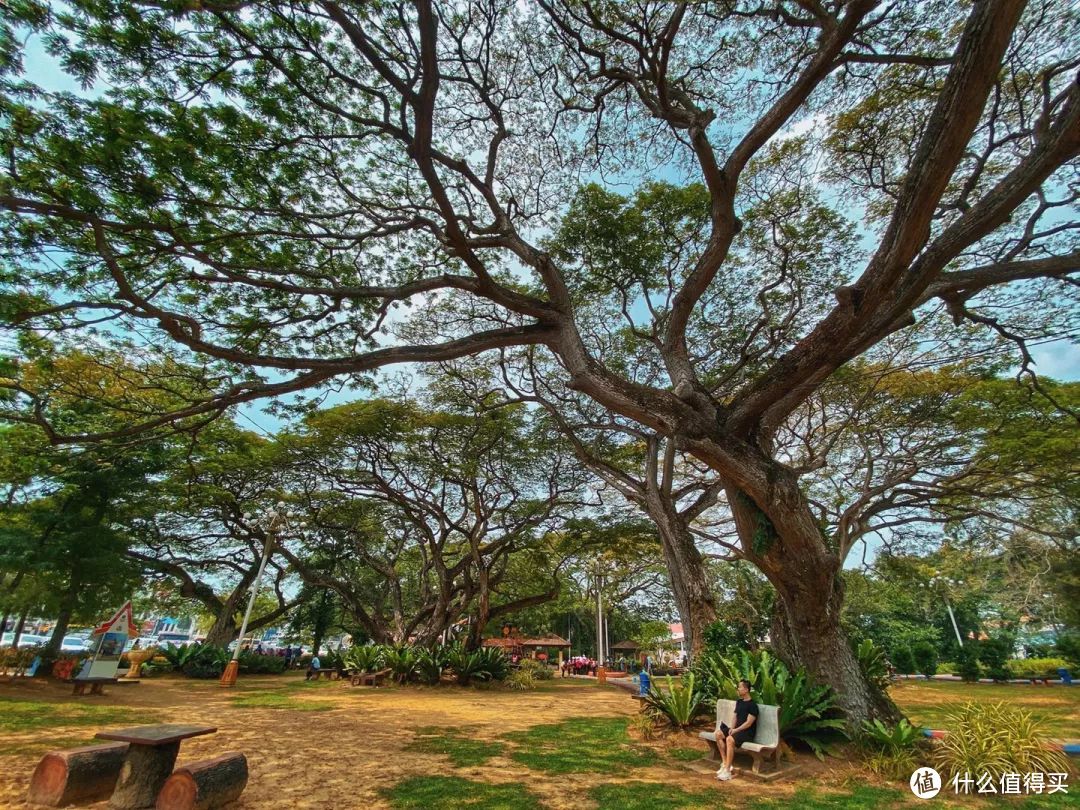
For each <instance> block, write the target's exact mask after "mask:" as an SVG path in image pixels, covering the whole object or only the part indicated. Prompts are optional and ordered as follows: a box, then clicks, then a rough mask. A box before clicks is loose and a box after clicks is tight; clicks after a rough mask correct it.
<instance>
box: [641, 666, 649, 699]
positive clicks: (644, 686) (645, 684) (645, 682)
mask: <svg viewBox="0 0 1080 810" xmlns="http://www.w3.org/2000/svg"><path fill="white" fill-rule="evenodd" d="M649 685H650V684H649V673H648V672H646V671H645V670H641V674H640V675H639V676H638V694H639V695H647V694H649Z"/></svg>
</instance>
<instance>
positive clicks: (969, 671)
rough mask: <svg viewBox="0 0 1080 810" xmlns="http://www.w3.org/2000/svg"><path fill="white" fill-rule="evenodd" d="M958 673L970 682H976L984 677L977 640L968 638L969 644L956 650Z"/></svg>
mask: <svg viewBox="0 0 1080 810" xmlns="http://www.w3.org/2000/svg"><path fill="white" fill-rule="evenodd" d="M956 674H957V675H959V676H960V677H961V678H963V679H964V680H965V681H968V682H969V683H974V682H975V681H977V680H979V678H980V677H982V667H980V666H979V645H978V643H977V642H975V641H973V640H968V643H967V644H965V645H964V646H963V647H961V648H960V649H959V650H957V651H956Z"/></svg>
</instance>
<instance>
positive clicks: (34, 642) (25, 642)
mask: <svg viewBox="0 0 1080 810" xmlns="http://www.w3.org/2000/svg"><path fill="white" fill-rule="evenodd" d="M14 637H15V634H14V633H4V637H3V639H0V647H10V646H11V640H12V639H13V638H14ZM46 642H48V639H47V638H45V636H31V635H28V634H26V633H23V634H22V635H21V636H19V646H20V647H42V646H44V645H45V643H46Z"/></svg>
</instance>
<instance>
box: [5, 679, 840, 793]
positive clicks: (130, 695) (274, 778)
mask: <svg viewBox="0 0 1080 810" xmlns="http://www.w3.org/2000/svg"><path fill="white" fill-rule="evenodd" d="M0 700H7V701H11V700H19V701H23V700H26V701H36V702H40V703H41V704H44V705H43V706H41V711H42V713H43V715H44V716H42V717H37V718H32V719H31V722H32V723H36V724H37V725H38V728H36V729H34V730H24V731H4V730H2V729H3V728H4V726H3V725H0V751H2V752H3V754H2V755H0V807H5V808H7V807H11V808H16V807H27V806H28V805H26V804H25V802H24V801H23V797H24V795H25V792H26V787H27V784H28V781H29V777H30V774H31V773H32V772H33V769H34V766H35V764H36V762H37V760H38V759H39V758H40V756H41V754H42V753H44V751H46V750H51V749H53V748H57V747H70V746H74V745H79V744H85V743H86V742H89V739H90V738H92V737H93V734H94V732H96V731H99V730H102V729H103V728H118V727H122V726H125V725H136V724H139V723H141V722H183V723H199V724H203V723H205V724H208V725H214V726H217V728H218V733H217V734H213V735H210V736H207V737H200V738H195V739H191V740H188V741H186V742H185V743H184V744H183V746H182V748H181V751H180V760H179V761H180V762H184V761H187V760H195V759H201V758H204V757H209V756H215V755H217V754H220V753H223V752H225V751H231V750H237V751H243V752H244V753H246V754H247V756H248V759H249V762H250V769H251V776H250V779H249V782H248V787H247V790H246V791H245V793H244V796H243V798H242V800H241V801H240V802H239V804H238V805H237V806H238V807H245V808H271V807H297V808H307V807H319V808H325V807H365V808H367V807H371V808H389V807H390V805H389V803H388V802H387V800H386V798H385V797H384V795H383V791H385V790H386V789H388V788H391V787H392V786H394V785H395V784H397V783H399V782H401V781H402V780H404V779H406V778H409V777H415V776H431V775H450V774H452V775H454V776H459V777H464V778H469V779H477V780H481V781H486V782H493V783H513V784H528V785H529V789H530V790H531V791H532V792H533V794H535V795H536V796H537V797H539V798H540V799H541V800H542V801H543V803H544V805H545V806H546V807H549V808H551V810H564V809H565V810H570V808H574V810H581V808H583V807H590V806H594V805H593V803H591V802H590V800H589V799H588V797H587V791H588V789H589V788H590V787H592V786H594V785H596V784H599V783H601V782H610V781H612V779H613V777H612V776H611V775H608V774H602V773H601V774H598V773H583V774H551V773H545V772H543V771H536V770H531V769H529V768H526V767H524V766H523V765H521V764H519V763H518V762H516V761H514V760H512V759H510V758H508V757H506V756H497V757H495V758H494V759H491V760H489V761H487V762H486V763H484V764H483V765H480V766H477V767H464V768H457V769H455V768H453V767H452V766H451V765H450V763H449V760H448V759H447V757H445V756H444V755H441V754H425V753H421V752H417V751H415V750H409V749H408V746H409V744H410V743H411V742H412V741H413V740H414V739H415V736H416V732H417V731H418V730H422V729H425V728H431V727H440V728H448V727H455V728H458V729H459V730H460V731H459V733H460V734H462V735H463V736H466V737H468V738H471V739H479V740H496V739H498V738H500V737H501V736H502V735H504V734H506V733H507V732H512V731H518V730H522V729H528V728H531V727H533V726H536V725H540V724H547V723H554V722H558V721H561V720H565V719H567V718H571V717H582V716H590V717H612V716H630V715H632V714H634V713H635V712H636V709H637V706H636V704H635V703H634V702H633V701H632V700H630V699H628V696H627V694H626V692H624V691H622V690H618V689H614V688H604V687H598V686H596V685H595V684H594V683H591V682H582V681H568V682H560V681H554V682H551V683H549V684H544V685H543V688H541V689H539V690H536V691H532V692H525V693H518V692H510V691H506V690H502V689H461V688H457V687H452V686H447V687H440V688H422V687H408V688H400V687H391V688H386V689H378V690H372V689H360V688H355V689H354V688H351V687H349V686H348V685H342V684H341V683H340V682H325V681H324V682H321V683H318V684H311V685H304V684H303V682H302V678H299V679H298V678H297V677H296V676H291V675H289V676H280V677H261V678H256V677H251V678H245V679H243V681H242V685H241V687H239V688H237V689H235V690H227V689H222V688H221V687H219V686H218V685H217V683H216V682H214V681H209V682H207V681H193V680H174V679H147V680H144V681H143V682H142V683H141V684H139V685H138V686H129V687H124V688H117V687H114V688H112V689H111V690H110V693H109V695H107V696H105V697H104V698H102V697H93V698H74V697H72V696H71V695H70V694H69V693H68V690H67V689H66V688H64V687H62V686H60V685H58V684H50V683H27V684H20V685H0ZM245 703H246V704H254V705H248V706H244V705H243V704H245ZM10 705H12V704H11V703H0V711H4V707H5V706H10ZM73 705H74V706H76V708H72V707H73ZM82 705H95V706H102V707H105V706H108V707H113V710H115V713H119V714H120V715H121V716H120V717H118V718H116V717H110V718H109V719H110V721H111V722H108V723H106V724H102V725H94V724H91V723H88V722H86V721H85V720H84V721H83V723H82V724H81V725H77V726H73V725H65V721H64V720H63V719H62V718H63V715H64V714H65V713H67V712H73V711H78V708H77V706H82ZM695 746H699V747H701V748H702V751H704V745H703V744H700V745H699V744H698V743H697V741H696V740H693V739H692V738H690V737H685V736H679V737H674V738H667V739H664V740H660V741H657V742H654V743H651V747H653V748H655V749H657V750H658V752H660V753H661V756H660V757H658V759H657V762H658V763H660V764H655V765H650V766H648V767H641V768H635V769H634V770H633V772H632V776H630V777H628V778H630V779H633V780H640V781H649V782H662V783H665V784H667V785H672V784H674V785H679V786H681V787H684V788H686V789H688V790H692V791H700V790H717V791H718V794H717V799H718V802H717V803H718V804H719V803H720V801H721V800H722V798H725V797H726V795H730V796H731V797H732V798H733V799H735V798H736V797H737V796H738V795H739V794H741V793H742V792H743V791H746V790H760V787H758V788H755V787H754V786H752V785H750V784H747V783H745V782H744V783H743V784H737V783H734V782H733V783H728V784H726V785H724V786H722V787H721V786H719V785H718V783H717V782H716V781H715V780H714V779H711V778H710V777H709V776H708V775H703V774H698V773H693V772H691V771H688V770H686V769H685V768H684V767H683V766H681V765H680V764H679V763H678V762H677V761H674V760H673V759H672V758H670V757H668V756H664V755H663V752H664V749H668V748H679V747H681V748H683V749H684V750H685V749H686V748H687V747H695ZM803 759H810V758H809V757H805V758H803ZM834 762H835V761H834ZM808 765H809V767H810V769H811V770H812V771H814V772H815V776H816V779H815V781H818V780H820V781H821V782H823V783H829V782H834V780H839V779H842V778H843V776H844V774H843V773H841V771H843V769H844V767H845V766H843V765H842V764H841V765H840V766H838V768H839V769H838V770H836V772H835V773H834V772H833V770H834V769H830V768H825V769H822V768H821V767H820V765H819V763H817V762H816V761H811V762H809V763H808ZM804 784H805V783H804ZM721 789H722V790H723V791H724V794H725V796H723V797H722V796H721V795H720V793H719V791H720V790H721ZM769 790H770V794H772V795H782V794H785V793H787V792H790V791H791V790H792V787H791V786H788V785H783V784H777V785H770V788H769ZM734 803H736V804H737V803H738V802H737V801H735V802H734ZM95 806H98V807H104V806H105V803H101V804H100V805H95ZM431 810H436V808H431Z"/></svg>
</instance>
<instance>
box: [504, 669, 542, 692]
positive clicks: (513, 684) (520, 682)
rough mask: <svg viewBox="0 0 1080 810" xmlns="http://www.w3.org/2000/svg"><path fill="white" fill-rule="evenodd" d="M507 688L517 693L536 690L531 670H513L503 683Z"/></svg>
mask: <svg viewBox="0 0 1080 810" xmlns="http://www.w3.org/2000/svg"><path fill="white" fill-rule="evenodd" d="M503 683H505V684H506V685H507V687H508V688H510V689H514V690H515V691H518V692H525V691H528V690H529V689H535V688H536V677H535V676H534V675H533V670H531V669H515V670H514V671H513V672H511V673H510V674H509V675H507V676H506V680H504V681H503Z"/></svg>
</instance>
